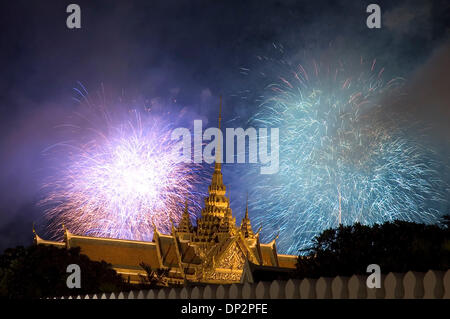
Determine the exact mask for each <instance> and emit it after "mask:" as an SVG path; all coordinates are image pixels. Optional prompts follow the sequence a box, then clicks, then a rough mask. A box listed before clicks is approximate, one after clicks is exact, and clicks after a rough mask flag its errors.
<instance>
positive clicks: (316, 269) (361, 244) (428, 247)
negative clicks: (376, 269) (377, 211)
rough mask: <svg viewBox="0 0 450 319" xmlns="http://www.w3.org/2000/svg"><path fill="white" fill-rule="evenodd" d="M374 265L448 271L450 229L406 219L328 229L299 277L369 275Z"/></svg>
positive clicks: (387, 269)
mask: <svg viewBox="0 0 450 319" xmlns="http://www.w3.org/2000/svg"><path fill="white" fill-rule="evenodd" d="M370 264H378V265H380V267H381V272H382V273H388V272H391V271H392V272H407V271H409V270H413V271H428V270H430V269H435V270H447V269H449V268H450V229H449V228H443V227H439V226H436V225H424V224H416V223H411V222H404V221H394V222H387V223H384V224H382V225H373V226H364V225H361V224H359V223H357V224H354V225H352V226H340V227H339V228H338V229H328V230H325V231H324V232H322V234H320V235H319V236H317V237H316V238H315V241H314V245H313V247H312V248H311V249H310V251H309V253H308V254H307V255H306V256H300V257H299V260H298V264H297V276H298V277H300V278H303V277H319V276H337V275H342V276H351V275H353V274H366V269H367V266H368V265H370Z"/></svg>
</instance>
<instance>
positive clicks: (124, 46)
mask: <svg viewBox="0 0 450 319" xmlns="http://www.w3.org/2000/svg"><path fill="white" fill-rule="evenodd" d="M74 2H75V3H77V4H79V5H80V7H81V12H82V22H81V23H82V28H81V29H80V30H70V29H68V28H67V27H66V18H67V15H68V14H67V13H66V7H67V5H68V4H70V3H74ZM372 2H374V1H359V0H358V1H348V0H340V1H322V0H320V1H302V0H286V1H271V0H264V1H261V0H258V1H211V0H208V1H180V0H177V1H172V0H164V1H148V0H147V1H114V2H113V1H81V0H77V1H44V0H39V1H20V0H18V1H3V2H2V4H1V5H0V15H1V17H0V23H1V25H0V30H1V31H0V32H1V37H0V39H1V40H0V41H1V42H0V43H1V46H0V48H1V49H0V61H1V62H0V63H1V65H2V67H1V73H2V75H1V77H0V92H1V93H0V114H1V117H0V122H1V123H0V159H1V166H0V251H2V250H3V249H4V248H6V247H11V246H15V245H18V244H23V245H25V244H30V243H31V240H32V232H31V229H32V223H33V222H38V221H39V220H41V219H42V214H43V213H42V211H41V209H40V208H39V207H38V206H37V205H36V203H37V201H39V199H40V198H41V196H42V195H43V194H42V192H41V184H42V181H43V179H44V178H45V177H46V176H47V174H48V169H49V168H48V165H49V163H48V160H47V159H46V158H45V156H44V155H43V151H44V150H45V149H46V148H47V147H48V146H50V145H52V144H54V143H57V142H58V141H59V138H60V137H58V136H57V135H56V134H55V129H54V128H55V126H57V125H58V124H60V123H61V122H62V121H63V119H65V118H66V117H67V116H68V115H69V114H71V112H73V108H74V107H75V103H76V102H74V100H73V99H72V98H73V96H74V91H73V88H74V87H77V85H78V84H77V83H78V82H80V83H82V84H83V85H84V86H85V87H86V88H87V89H88V90H89V91H90V92H96V91H98V90H99V89H100V87H101V85H103V86H104V88H105V91H106V92H107V94H108V95H111V96H114V95H120V94H125V95H126V96H129V97H133V98H135V99H140V100H144V101H149V102H148V103H151V104H155V105H157V104H158V105H164V107H167V108H171V109H173V110H179V109H182V108H187V109H188V110H189V111H190V114H191V117H192V118H203V119H209V121H215V119H216V117H217V104H218V96H219V95H223V97H224V114H223V117H224V119H225V121H227V120H230V119H238V120H241V121H242V123H244V122H245V121H246V120H247V119H248V117H249V116H251V114H252V113H253V111H254V109H255V107H256V103H253V102H252V101H251V100H243V99H240V98H239V94H238V92H240V91H241V90H253V89H254V87H257V86H258V85H257V84H255V83H252V82H249V81H248V77H246V76H245V75H243V74H242V72H241V68H248V69H252V70H255V69H257V68H258V67H259V66H258V64H257V58H256V57H257V56H261V55H272V54H274V53H273V48H274V46H279V45H282V46H283V48H284V55H285V57H294V56H299V55H303V54H306V55H310V56H311V55H313V56H321V55H325V54H327V53H328V54H329V53H330V52H332V54H334V55H339V56H364V57H367V58H369V59H373V58H376V59H377V61H379V62H378V63H381V64H382V65H383V66H384V67H385V69H386V70H387V71H386V72H387V73H388V75H389V76H392V77H394V76H399V77H404V78H405V79H406V85H407V88H408V89H409V92H410V94H409V96H408V97H407V103H403V104H402V105H399V106H397V107H398V108H399V110H400V111H402V112H407V113H412V114H415V116H416V118H417V119H423V120H424V121H426V122H427V123H430V122H431V123H433V125H431V126H430V127H431V128H430V132H429V134H428V136H429V137H430V140H431V142H432V143H435V144H436V146H437V148H438V150H439V152H440V153H441V154H442V158H443V159H444V161H446V160H447V161H448V159H449V158H450V157H449V154H450V147H449V136H450V128H449V127H450V125H449V123H450V90H449V89H448V88H449V83H450V46H449V35H450V28H449V22H450V4H449V3H448V1H445V0H437V1H376V3H377V4H379V5H380V7H381V9H382V28H381V29H368V28H367V26H366V24H365V21H366V18H367V15H368V14H367V13H366V7H367V5H368V4H370V3H372ZM214 123H215V122H214ZM443 174H446V172H443ZM447 174H448V173H447ZM232 176H233V175H232V174H229V175H227V168H226V167H224V182H225V183H226V184H227V183H232V181H230V179H231V178H232ZM233 196H234V197H233V198H232V200H233V201H232V208H233V210H234V212H235V214H237V216H238V218H237V219H238V220H239V216H242V213H243V207H244V206H245V193H242V194H238V193H234V194H233Z"/></svg>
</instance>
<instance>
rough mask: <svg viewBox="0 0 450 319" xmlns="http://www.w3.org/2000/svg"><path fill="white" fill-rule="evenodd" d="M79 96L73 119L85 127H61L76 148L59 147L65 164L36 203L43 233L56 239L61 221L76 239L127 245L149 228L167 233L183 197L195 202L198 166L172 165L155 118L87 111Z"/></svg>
mask: <svg viewBox="0 0 450 319" xmlns="http://www.w3.org/2000/svg"><path fill="white" fill-rule="evenodd" d="M78 92H79V93H80V94H81V96H82V99H84V104H85V106H87V107H85V109H87V110H88V112H87V115H86V114H84V115H82V116H81V115H80V114H78V115H79V116H77V119H80V118H81V119H82V120H81V122H82V123H83V126H84V127H80V125H78V124H76V125H74V124H70V125H65V126H64V127H69V128H70V129H71V130H72V131H73V132H78V133H80V134H81V137H79V138H78V139H77V141H80V143H61V144H59V145H58V147H57V148H58V150H59V151H60V152H61V151H62V154H64V155H67V156H68V164H65V165H64V166H63V167H61V168H60V169H59V170H58V172H57V174H55V176H52V177H51V178H50V179H49V182H48V183H47V184H46V185H45V189H46V190H47V191H48V196H46V198H45V199H44V200H43V201H42V202H41V204H42V205H44V206H45V207H46V208H47V216H48V218H49V219H50V221H51V222H50V230H51V231H52V232H53V233H54V234H57V233H58V232H59V231H60V229H61V224H63V223H64V224H65V225H66V226H67V227H68V228H69V229H70V231H71V232H74V233H76V234H82V235H89V236H99V237H112V238H122V239H133V240H151V238H152V234H153V229H154V226H153V225H155V226H156V227H157V228H158V230H159V231H162V232H169V231H170V228H171V225H172V222H171V221H172V220H173V222H174V223H177V221H178V220H179V218H180V216H181V212H182V207H183V206H184V202H185V200H186V199H189V200H190V203H199V202H200V201H199V194H198V193H197V192H196V191H195V189H194V185H195V184H196V183H197V182H198V181H199V180H200V179H201V176H202V175H201V172H199V170H200V167H199V166H196V165H195V164H185V163H181V162H179V160H178V159H179V156H178V154H177V152H176V151H175V149H174V142H173V141H172V140H171V136H170V133H171V130H170V127H171V126H169V125H166V124H164V123H166V121H164V120H163V118H162V116H157V115H155V114H153V113H152V112H151V111H149V110H148V109H147V110H145V111H138V110H136V109H133V110H126V111H125V112H122V111H120V110H118V109H120V108H117V107H115V106H114V107H113V106H111V105H110V106H109V107H105V105H104V104H103V103H101V104H99V105H96V106H92V105H93V103H91V101H90V99H89V96H88V95H87V92H85V91H84V92H82V91H78ZM166 115H167V114H166ZM169 116H170V115H169ZM172 119H173V115H172ZM81 141H82V142H81ZM192 208H195V207H192V206H191V209H192ZM194 211H195V209H194Z"/></svg>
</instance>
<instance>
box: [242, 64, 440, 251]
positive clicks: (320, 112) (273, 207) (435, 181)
mask: <svg viewBox="0 0 450 319" xmlns="http://www.w3.org/2000/svg"><path fill="white" fill-rule="evenodd" d="M359 62H360V63H356V64H354V65H352V66H350V67H347V66H346V67H344V65H343V64H341V63H336V64H335V65H331V64H328V63H315V62H314V63H312V64H311V65H310V67H308V68H306V67H303V66H302V65H298V66H297V67H292V66H291V65H288V64H287V63H285V62H284V63H283V67H284V68H286V67H288V69H289V70H288V71H287V72H286V73H285V74H284V75H283V76H279V77H278V80H277V81H275V83H273V84H271V85H269V87H268V88H269V94H266V95H265V96H264V97H263V98H262V101H263V102H262V103H261V104H260V107H259V110H258V112H257V113H256V114H255V115H254V116H253V117H252V118H251V120H250V124H252V125H254V126H262V127H278V128H279V129H280V143H279V145H280V170H279V173H278V174H274V175H270V176H263V175H260V174H258V171H257V170H250V171H248V173H246V174H244V175H243V178H242V179H240V181H239V183H242V184H243V185H246V186H247V187H248V189H249V190H250V192H251V202H250V206H251V209H252V211H253V212H254V217H253V220H254V222H256V223H257V224H261V225H263V237H265V238H266V239H269V240H270V239H272V238H273V237H274V236H275V235H277V234H280V237H279V240H278V245H279V247H280V250H281V251H283V252H287V253H297V252H298V250H299V249H304V248H307V247H309V246H310V245H311V241H312V239H313V238H314V236H315V235H317V234H319V233H320V232H321V231H323V230H324V229H327V228H334V227H337V226H338V225H339V224H353V223H355V222H360V223H363V224H373V223H379V222H384V221H391V220H394V219H401V220H408V221H414V222H425V223H432V222H438V220H439V217H440V213H439V208H440V207H442V206H440V205H442V203H443V202H445V201H446V200H447V197H446V193H445V192H446V191H447V190H448V187H447V186H446V185H445V183H444V182H443V181H442V180H441V179H440V174H439V173H438V169H439V167H440V166H439V165H442V164H440V163H439V161H438V160H437V159H436V157H435V156H434V155H435V154H434V152H433V150H432V149H430V148H428V147H425V146H423V145H422V143H420V142H419V140H418V139H414V138H412V137H411V135H410V134H409V133H410V132H411V131H412V130H413V129H414V127H413V124H412V123H413V122H412V121H410V119H406V118H405V117H404V116H403V117H399V116H398V115H396V114H395V113H394V112H390V110H389V105H388V104H387V103H386V101H390V102H392V101H393V100H394V99H398V98H399V97H400V96H401V92H402V90H401V87H402V82H403V81H402V80H401V79H393V80H391V81H388V82H384V81H383V72H384V69H382V68H381V69H380V68H377V65H376V61H371V62H370V63H365V62H364V61H363V60H362V59H361V61H359ZM265 76H267V75H266V74H265ZM416 134H417V133H416Z"/></svg>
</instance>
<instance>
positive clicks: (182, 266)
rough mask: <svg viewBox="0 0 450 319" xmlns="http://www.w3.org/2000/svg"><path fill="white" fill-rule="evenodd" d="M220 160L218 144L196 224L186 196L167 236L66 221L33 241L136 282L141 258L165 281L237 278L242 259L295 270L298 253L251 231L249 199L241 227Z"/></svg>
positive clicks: (221, 281)
mask: <svg viewBox="0 0 450 319" xmlns="http://www.w3.org/2000/svg"><path fill="white" fill-rule="evenodd" d="M221 104H222V103H221ZM220 113H221V112H219V129H220V121H221V115H220ZM218 159H220V147H219V146H218V148H217V150H216V162H215V166H214V173H213V175H212V180H211V184H210V186H209V187H208V193H209V194H208V197H206V198H205V206H204V208H203V209H202V212H201V217H200V218H198V219H197V223H196V226H194V225H193V224H192V223H191V219H190V214H189V207H188V202H187V201H186V203H185V208H184V212H183V213H182V217H181V220H180V222H179V223H178V226H175V225H173V224H172V230H171V234H170V235H168V234H162V233H160V232H159V231H158V229H157V228H156V227H154V234H153V240H152V241H151V242H145V241H134V240H124V239H112V238H99V237H89V236H80V235H75V234H72V233H71V232H70V231H69V230H68V229H67V228H65V227H64V226H63V227H64V239H63V241H61V242H58V241H49V240H44V239H42V238H40V237H39V236H38V235H37V233H36V232H35V230H34V229H33V232H34V241H35V243H36V244H39V245H54V246H57V247H62V248H67V249H68V248H71V247H80V249H81V253H82V254H85V255H87V256H88V257H89V258H90V259H91V260H95V261H101V260H104V261H106V262H108V263H110V264H112V266H113V268H114V269H115V270H116V271H117V273H119V274H121V275H122V276H123V277H124V278H125V279H126V280H128V281H129V282H131V283H140V282H141V276H145V275H146V272H145V270H144V269H143V268H142V267H141V266H140V264H141V263H145V264H147V265H149V266H150V267H151V268H152V269H161V268H162V269H169V275H168V278H167V282H168V283H183V282H186V281H187V282H200V283H215V284H230V283H238V282H240V281H241V276H242V274H243V269H244V265H245V264H247V265H248V264H254V265H258V266H260V267H270V269H279V270H288V269H294V268H295V267H296V263H297V256H293V255H283V254H279V253H278V252H277V249H276V238H274V239H273V240H272V241H271V242H270V243H266V244H263V243H261V242H260V239H259V237H260V236H259V231H260V230H259V231H257V232H256V233H255V232H254V231H253V229H252V227H251V222H250V218H249V211H248V198H247V205H246V210H245V216H244V218H243V219H242V221H241V224H240V226H237V225H236V219H235V218H234V217H233V215H232V211H231V208H230V200H229V198H228V197H227V196H226V195H225V194H226V187H225V185H224V184H223V176H222V165H221V163H220V160H218Z"/></svg>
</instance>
